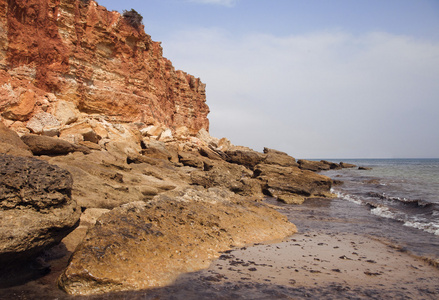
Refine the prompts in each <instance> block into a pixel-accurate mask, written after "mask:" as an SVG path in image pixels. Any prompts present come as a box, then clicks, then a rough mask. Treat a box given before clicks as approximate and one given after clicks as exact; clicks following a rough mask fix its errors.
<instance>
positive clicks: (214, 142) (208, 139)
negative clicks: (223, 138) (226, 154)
mask: <svg viewBox="0 0 439 300" xmlns="http://www.w3.org/2000/svg"><path fill="white" fill-rule="evenodd" d="M196 137H197V138H198V139H199V140H200V141H202V142H204V143H205V144H206V145H208V146H212V147H214V148H216V147H218V142H219V140H218V139H217V138H215V137H212V136H211V135H210V134H209V132H208V131H207V130H206V129H205V128H201V129H200V131H198V133H197V135H196Z"/></svg>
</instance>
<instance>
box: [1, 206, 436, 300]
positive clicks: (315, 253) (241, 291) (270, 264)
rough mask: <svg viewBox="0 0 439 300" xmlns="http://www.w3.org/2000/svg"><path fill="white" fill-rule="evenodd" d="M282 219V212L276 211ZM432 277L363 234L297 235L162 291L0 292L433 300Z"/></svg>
mask: <svg viewBox="0 0 439 300" xmlns="http://www.w3.org/2000/svg"><path fill="white" fill-rule="evenodd" d="M281 211H282V209H281ZM438 276H439V269H438V268H437V267H434V266H432V265H431V264H429V262H427V261H425V260H423V259H422V258H419V257H416V256H414V255H412V254H410V253H408V252H405V251H404V250H403V249H398V248H397V247H395V246H394V245H393V244H391V243H387V242H386V241H385V240H384V239H379V238H377V237H374V236H370V235H368V234H365V233H347V232H328V231H327V230H324V229H317V230H305V231H304V232H299V233H296V234H294V235H292V236H290V237H289V238H287V239H285V240H284V241H282V242H278V243H270V244H265V243H261V244H256V245H254V246H249V247H241V248H237V249H233V250H228V251H225V252H223V253H222V255H221V256H220V257H219V258H218V259H217V260H215V261H213V262H212V263H211V264H210V266H209V267H208V268H207V269H204V270H201V271H198V272H194V273H186V274H183V275H181V276H179V277H178V279H177V280H176V281H175V282H174V283H173V284H171V285H170V286H167V287H163V288H158V289H151V290H142V291H130V292H119V293H108V294H102V295H96V296H87V297H81V296H76V297H75V296H70V295H67V294H64V293H63V292H62V291H61V290H58V288H57V287H56V285H54V280H56V277H57V276H56V270H55V269H54V270H53V271H52V272H51V273H50V274H48V275H46V276H44V277H42V278H40V279H37V280H35V281H32V282H29V283H27V284H25V285H23V286H17V287H12V288H8V289H5V290H0V295H2V297H6V298H10V297H13V298H15V299H42V298H45V299H177V300H178V299H267V298H272V299H305V298H306V299H352V298H355V299H382V298H398V299H436V297H437V295H439V283H438V282H437V278H438Z"/></svg>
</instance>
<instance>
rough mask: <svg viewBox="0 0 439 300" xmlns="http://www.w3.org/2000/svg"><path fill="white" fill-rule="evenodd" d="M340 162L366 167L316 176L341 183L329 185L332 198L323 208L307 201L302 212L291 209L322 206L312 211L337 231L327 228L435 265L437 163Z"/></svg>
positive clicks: (438, 246)
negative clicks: (370, 238)
mask: <svg viewBox="0 0 439 300" xmlns="http://www.w3.org/2000/svg"><path fill="white" fill-rule="evenodd" d="M332 161H334V160H332ZM340 161H343V162H347V163H352V164H355V165H357V166H362V167H368V168H372V169H371V170H358V168H353V169H342V170H330V171H324V172H322V174H323V175H326V176H329V177H331V178H332V179H334V180H340V181H342V182H343V184H340V185H335V186H334V187H333V192H334V193H335V194H337V196H338V197H337V198H336V199H334V200H331V201H326V202H324V204H323V202H322V201H320V204H317V203H316V201H317V202H318V200H316V201H314V202H313V201H311V202H309V203H305V205H304V208H294V210H297V209H299V210H308V209H309V208H310V207H312V206H314V207H317V206H319V205H320V206H327V211H325V209H323V211H318V210H317V209H314V210H313V211H314V213H318V214H320V215H325V214H326V217H327V218H328V220H332V221H334V222H329V223H332V224H333V226H335V227H337V228H333V230H341V231H357V232H362V233H367V234H371V235H374V236H376V237H379V238H385V239H387V240H388V241H389V242H391V243H393V244H395V245H396V246H398V247H401V248H402V249H404V250H407V251H409V252H411V253H413V254H416V255H419V256H423V257H427V258H432V259H433V260H435V261H439V159H358V160H350V159H344V160H343V159H341V160H337V161H334V162H340ZM291 213H292V215H294V216H296V217H297V214H294V212H291ZM294 216H292V217H293V218H294ZM336 219H338V222H337V221H335V220H336ZM341 220H344V221H341ZM292 221H293V222H294V220H292ZM307 221H308V222H304V223H303V225H304V226H305V227H307V226H311V225H310V224H312V222H311V223H310V222H309V219H308V220H307ZM299 222H300V221H299ZM296 223H297V222H296ZM312 226H317V227H319V226H320V227H321V226H322V225H318V224H312Z"/></svg>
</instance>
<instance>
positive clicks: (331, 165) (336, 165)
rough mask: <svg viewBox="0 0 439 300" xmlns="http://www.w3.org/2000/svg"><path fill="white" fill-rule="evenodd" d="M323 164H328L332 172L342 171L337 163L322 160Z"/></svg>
mask: <svg viewBox="0 0 439 300" xmlns="http://www.w3.org/2000/svg"><path fill="white" fill-rule="evenodd" d="M321 162H322V163H324V164H327V165H328V166H329V169H331V170H339V169H341V166H340V165H339V164H337V163H335V162H330V161H326V160H321Z"/></svg>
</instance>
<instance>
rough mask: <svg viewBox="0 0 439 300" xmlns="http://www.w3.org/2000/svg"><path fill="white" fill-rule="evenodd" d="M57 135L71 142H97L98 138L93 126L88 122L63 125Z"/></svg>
mask: <svg viewBox="0 0 439 300" xmlns="http://www.w3.org/2000/svg"><path fill="white" fill-rule="evenodd" d="M59 137H60V138H61V139H63V140H66V141H68V142H70V143H73V144H79V143H80V142H82V141H88V142H92V143H95V144H97V143H98V142H99V140H100V137H99V136H98V135H97V134H96V132H95V131H94V129H93V127H92V126H91V125H90V124H88V123H78V124H73V125H72V126H69V127H65V128H64V129H62V130H61V133H60V136H59Z"/></svg>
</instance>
